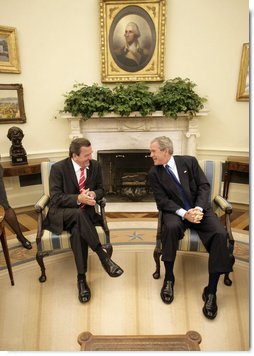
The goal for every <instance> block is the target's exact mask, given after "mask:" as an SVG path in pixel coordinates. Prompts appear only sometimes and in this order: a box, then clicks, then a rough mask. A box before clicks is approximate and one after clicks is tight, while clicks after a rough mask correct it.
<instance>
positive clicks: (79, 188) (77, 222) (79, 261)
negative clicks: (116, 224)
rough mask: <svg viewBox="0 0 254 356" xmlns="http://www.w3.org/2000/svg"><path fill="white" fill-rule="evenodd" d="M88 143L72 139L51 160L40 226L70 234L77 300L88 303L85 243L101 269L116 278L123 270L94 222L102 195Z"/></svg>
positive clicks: (98, 166)
mask: <svg viewBox="0 0 254 356" xmlns="http://www.w3.org/2000/svg"><path fill="white" fill-rule="evenodd" d="M92 152H93V151H92V146H91V143H90V141H88V140H87V139H85V138H77V139H74V140H73V141H72V142H71V144H70V148H69V157H68V158H66V159H64V160H62V161H59V162H57V163H55V164H54V165H53V166H52V168H51V172H50V177H49V189H50V207H49V212H48V214H47V218H46V220H45V223H44V227H45V228H47V229H48V230H50V231H52V232H53V233H56V234H60V233H61V232H62V231H63V230H68V231H70V233H71V237H70V242H71V247H72V251H73V254H74V258H75V263H76V267H77V274H78V275H77V280H78V281H77V283H78V292H79V300H80V302H81V303H85V302H88V301H89V300H90V298H91V291H90V288H89V286H88V284H87V281H86V272H87V256H88V246H89V247H90V248H91V249H92V250H93V251H94V252H95V253H97V255H98V257H99V259H100V261H101V264H102V266H103V268H104V269H105V271H106V272H107V273H108V274H109V276H111V277H119V276H120V275H121V274H122V273H123V270H122V269H121V268H120V267H119V266H118V265H117V264H116V263H114V262H113V261H112V260H111V259H110V258H109V256H108V255H107V253H106V252H105V251H104V250H103V249H102V245H101V243H100V241H99V236H98V234H97V231H96V228H95V224H96V222H98V219H100V216H99V214H97V213H96V211H95V205H96V201H99V200H100V199H101V198H102V197H103V195H104V188H103V183H102V172H101V166H100V164H99V162H97V161H96V160H93V159H92Z"/></svg>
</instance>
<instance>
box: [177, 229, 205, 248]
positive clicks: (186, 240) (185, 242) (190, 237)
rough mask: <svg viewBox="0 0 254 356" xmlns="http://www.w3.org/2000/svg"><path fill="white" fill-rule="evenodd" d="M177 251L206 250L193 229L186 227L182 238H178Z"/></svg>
mask: <svg viewBox="0 0 254 356" xmlns="http://www.w3.org/2000/svg"><path fill="white" fill-rule="evenodd" d="M178 250H179V251H195V252H207V251H206V249H205V246H204V245H203V243H202V241H201V240H200V238H199V236H198V233H197V232H196V231H195V230H192V229H187V230H186V231H185V234H184V237H183V239H182V240H179V246H178Z"/></svg>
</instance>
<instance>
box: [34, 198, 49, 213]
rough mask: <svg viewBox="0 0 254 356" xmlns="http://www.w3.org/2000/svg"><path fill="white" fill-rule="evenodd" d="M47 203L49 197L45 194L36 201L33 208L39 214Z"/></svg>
mask: <svg viewBox="0 0 254 356" xmlns="http://www.w3.org/2000/svg"><path fill="white" fill-rule="evenodd" d="M48 203H49V196H48V195H46V194H43V195H42V197H41V198H40V199H39V200H38V201H37V203H36V204H35V206H34V208H35V211H36V212H37V213H41V212H42V211H43V210H44V209H45V207H46V206H47V204H48Z"/></svg>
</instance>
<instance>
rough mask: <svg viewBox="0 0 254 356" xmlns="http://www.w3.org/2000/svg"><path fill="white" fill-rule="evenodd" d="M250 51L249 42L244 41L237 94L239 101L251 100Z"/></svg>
mask: <svg viewBox="0 0 254 356" xmlns="http://www.w3.org/2000/svg"><path fill="white" fill-rule="evenodd" d="M249 52H250V50H249V43H244V44H243V47H242V57H241V65H240V72H239V78H238V86H237V94H236V100H237V101H249Z"/></svg>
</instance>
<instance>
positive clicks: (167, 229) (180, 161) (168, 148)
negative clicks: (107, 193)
mask: <svg viewBox="0 0 254 356" xmlns="http://www.w3.org/2000/svg"><path fill="white" fill-rule="evenodd" d="M150 152H151V157H152V159H153V161H154V165H155V166H154V167H152V168H151V170H150V172H149V181H150V185H151V188H152V190H153V193H154V197H155V200H156V204H157V207H158V209H159V210H161V211H162V213H163V230H162V236H161V241H162V261H163V262H164V266H165V279H164V283H163V286H162V289H161V298H162V300H163V302H164V303H166V304H170V303H172V301H173V299H174V283H175V276H174V272H173V268H174V261H175V258H176V251H177V248H178V240H179V239H182V238H183V236H184V232H185V230H186V229H187V228H193V229H195V230H196V231H198V234H199V237H200V239H201V241H202V242H203V244H204V246H205V248H206V249H207V251H208V253H209V260H208V269H209V280H208V285H207V286H206V287H205V288H204V291H203V294H202V298H203V300H204V302H205V303H204V307H203V313H204V315H205V316H206V317H207V318H208V319H214V318H215V317H216V315H217V309H218V307H217V302H216V291H217V284H218V281H219V278H220V274H222V273H226V272H231V271H232V263H231V261H230V257H229V251H228V248H227V233H226V230H225V229H224V226H223V225H222V224H221V223H220V221H219V219H218V217H217V216H216V215H215V213H214V212H213V211H212V209H211V204H210V202H209V192H210V185H209V183H208V181H207V178H206V176H205V174H204V172H203V171H202V169H201V168H200V166H199V164H198V161H197V160H196V158H195V157H191V156H173V143H172V141H171V140H170V138H168V137H166V136H161V137H157V138H155V139H154V140H152V142H151V144H150ZM187 297H188V296H187Z"/></svg>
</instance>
